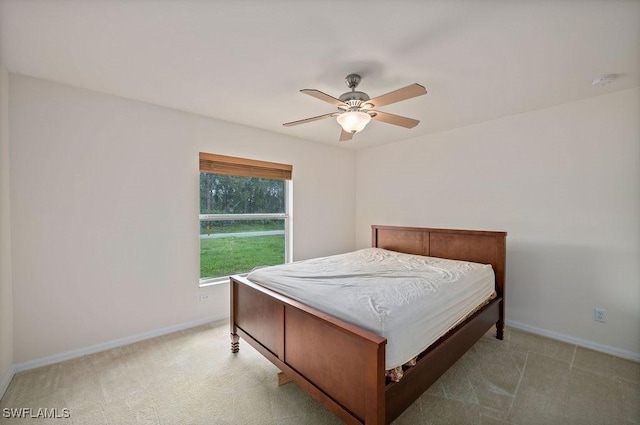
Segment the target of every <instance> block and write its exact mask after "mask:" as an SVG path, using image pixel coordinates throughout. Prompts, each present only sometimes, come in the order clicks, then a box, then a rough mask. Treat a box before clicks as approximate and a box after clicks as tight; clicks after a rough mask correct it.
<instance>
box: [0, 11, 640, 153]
mask: <svg viewBox="0 0 640 425" xmlns="http://www.w3.org/2000/svg"><path fill="white" fill-rule="evenodd" d="M0 59H1V60H2V62H3V63H4V64H5V66H6V67H7V68H8V69H9V71H10V72H14V73H19V74H24V75H29V76H34V77H39V78H44V79H47V80H52V81H57V82H61V83H66V84H70V85H73V86H77V87H83V88H88V89H92V90H96V91H100V92H104V93H110V94H114V95H117V96H122V97H125V98H129V99H135V100H139V101H143V102H148V103H152V104H156V105H162V106H166V107H170V108H174V109H178V110H182V111H187V112H192V113H197V114H202V115H205V116H210V117H215V118H219V119H223V120H226V121H231V122H236V123H240V124H244V125H248V126H252V127H257V128H262V129H266V130H271V131H275V132H279V133H282V134H287V135H292V136H297V137H300V138H304V139H308V140H313V141H317V142H322V143H330V144H336V145H337V144H339V142H338V136H339V132H340V128H339V126H338V124H337V123H336V122H335V120H334V119H327V120H323V121H316V122H313V123H308V124H304V125H300V126H296V127H288V128H285V127H283V126H282V123H284V122H288V121H294V120H298V119H302V118H307V117H311V116H315V115H321V114H325V113H329V112H333V111H334V110H335V109H334V107H333V106H331V105H329V104H327V103H324V102H321V101H319V100H317V99H314V98H312V97H310V96H306V95H304V94H301V93H299V91H298V90H300V89H303V88H315V89H318V90H321V91H323V92H325V93H328V94H330V95H332V96H335V97H337V96H339V95H340V94H341V93H343V92H345V91H347V87H346V86H345V84H344V77H345V76H346V75H347V74H349V73H352V72H358V73H360V74H361V75H362V76H363V81H362V83H361V84H360V86H359V87H358V89H359V90H361V91H364V92H367V93H368V94H369V95H370V96H371V97H374V96H378V95H381V94H384V93H386V92H389V91H392V90H395V89H397V88H400V87H404V86H406V85H408V84H411V83H414V82H415V83H419V84H422V85H423V86H425V87H426V88H427V90H428V94H427V95H426V96H422V97H418V98H414V99H410V100H407V101H404V102H402V103H398V104H393V105H388V106H386V107H382V108H380V109H381V110H383V111H386V112H391V113H394V114H399V115H405V116H408V117H411V118H416V119H419V120H421V123H420V124H419V125H418V126H417V127H416V128H414V129H412V130H408V129H404V128H401V127H395V126H391V125H388V124H384V123H380V122H372V123H371V124H370V125H369V126H368V127H367V128H366V129H365V130H364V131H363V132H362V133H359V134H357V135H356V136H355V137H354V138H353V140H351V141H349V142H343V143H342V144H341V146H344V147H347V148H350V149H361V148H364V147H370V146H374V145H378V144H383V143H390V142H394V141H399V140H403V139H407V138H412V137H416V136H419V135H424V134H428V133H434V132H439V131H443V130H447V129H452V128H456V127H461V126H465V125H469V124H472V123H477V122H481V121H486V120H491V119H495V118H499V117H502V116H507V115H512V114H517V113H521V112H525V111H529V110H534V109H538V108H544V107H548V106H552V105H556V104H560V103H564V102H569V101H573V100H578V99H583V98H587V97H591V96H598V95H601V94H604V93H608V92H612V91H617V90H622V89H626V88H631V87H636V86H640V1H631V0H628V1H617V0H600V1H587V0H567V1H543V0H537V1H534V0H531V1H518V0H502V1H483V0H474V1H470V0H469V1H445V0H441V1H424V0H423V1H418V0H415V1H388V0H366V1H364V0H350V1H347V0H342V1H338V0H333V1H332V0H298V1H293V0H262V1H259V0H257V1H247V0H218V1H196V0H153V1H152V0H119V1H118V0H0ZM604 73H613V74H617V76H618V77H617V79H616V80H615V82H614V83H613V84H609V85H607V86H604V87H593V86H592V85H591V81H592V80H593V79H594V78H595V77H597V76H598V75H600V74H604Z"/></svg>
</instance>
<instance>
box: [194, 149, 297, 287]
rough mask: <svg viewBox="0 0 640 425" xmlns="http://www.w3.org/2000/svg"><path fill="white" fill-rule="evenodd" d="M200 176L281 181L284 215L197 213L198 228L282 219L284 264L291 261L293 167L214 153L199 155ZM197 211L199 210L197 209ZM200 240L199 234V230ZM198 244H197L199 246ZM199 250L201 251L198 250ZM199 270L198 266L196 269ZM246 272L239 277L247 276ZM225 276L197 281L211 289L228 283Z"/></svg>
mask: <svg viewBox="0 0 640 425" xmlns="http://www.w3.org/2000/svg"><path fill="white" fill-rule="evenodd" d="M199 156H200V173H199V174H198V178H199V176H200V174H201V173H208V174H223V175H232V176H237V177H246V178H252V177H257V178H264V179H271V180H284V201H285V202H284V203H285V205H284V213H257V214H256V213H253V214H199V215H198V226H199V228H200V226H201V223H203V222H207V221H225V220H264V219H282V220H284V264H286V263H290V262H291V261H292V252H293V243H292V241H293V226H292V209H293V201H292V193H293V190H292V185H293V182H292V173H293V167H292V166H291V165H287V164H279V163H275V162H266V161H258V160H253V159H246V158H237V157H230V156H224V155H217V154H208V153H203V152H200V155H199ZM198 209H200V208H199V207H198ZM198 238H200V231H198ZM198 245H200V242H199V243H198ZM199 250H200V248H199ZM200 260H201V255H198V263H200ZM198 269H200V267H198ZM246 274H247V273H243V274H240V275H241V276H246ZM228 282H229V275H228V276H216V277H208V278H200V279H199V286H200V287H205V286H211V285H218V284H221V283H228Z"/></svg>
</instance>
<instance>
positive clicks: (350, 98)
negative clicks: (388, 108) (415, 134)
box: [282, 74, 427, 142]
mask: <svg viewBox="0 0 640 425" xmlns="http://www.w3.org/2000/svg"><path fill="white" fill-rule="evenodd" d="M361 79H362V78H361V77H360V75H358V74H349V75H347V77H346V78H345V83H346V84H347V86H348V87H349V88H350V89H351V91H349V92H346V93H343V94H342V95H340V97H339V98H337V99H336V98H335V97H333V96H329V95H328V94H326V93H323V92H321V91H320V90H315V89H303V90H300V91H301V92H302V93H304V94H308V95H309V96H313V97H315V98H316V99H320V100H323V101H325V102H327V103H330V104H332V105H334V106H336V107H337V108H338V111H337V112H332V113H330V114H324V115H319V116H317V117H311V118H306V119H303V120H299V121H292V122H288V123H284V124H282V125H284V126H285V127H291V126H294V125H298V124H305V123H308V122H312V121H318V120H321V119H324V118H329V117H336V119H337V121H338V124H340V126H341V127H342V132H341V133H340V141H341V142H343V141H345V140H351V138H352V137H353V135H354V134H355V133H358V132H360V131H362V130H363V129H364V128H365V127H366V126H367V124H369V122H370V121H371V120H372V119H374V120H376V121H381V122H384V123H387V124H393V125H398V126H400V127H405V128H413V127H415V126H416V125H418V123H419V122H420V121H418V120H414V119H412V118H406V117H401V116H399V115H393V114H389V113H387V112H381V111H378V110H376V109H374V108H378V107H380V106H384V105H390V104H392V103H396V102H400V101H401V100H407V99H411V98H412V97H416V96H422V95H423V94H427V90H426V89H425V88H424V87H423V86H421V85H420V84H415V83H414V84H411V85H408V86H406V87H403V88H401V89H398V90H395V91H392V92H389V93H387V94H383V95H382V96H378V97H374V98H373V99H371V98H369V95H367V94H366V93H363V92H361V91H356V87H358V84H360V80H361Z"/></svg>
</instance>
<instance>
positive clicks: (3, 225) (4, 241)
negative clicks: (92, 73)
mask: <svg viewBox="0 0 640 425" xmlns="http://www.w3.org/2000/svg"><path fill="white" fill-rule="evenodd" d="M9 169H10V168H9V73H8V72H7V69H6V68H5V67H4V65H3V64H2V63H0V397H2V394H3V393H4V390H5V387H6V386H8V385H9V382H8V381H9V380H10V379H11V376H12V375H11V373H10V370H11V366H12V364H13V295H12V280H11V220H10V196H9V193H10V190H9Z"/></svg>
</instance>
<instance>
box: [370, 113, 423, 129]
mask: <svg viewBox="0 0 640 425" xmlns="http://www.w3.org/2000/svg"><path fill="white" fill-rule="evenodd" d="M370 112H374V113H375V115H373V114H371V118H372V119H374V120H377V121H382V122H386V123H387V124H393V125H399V126H400V127H405V128H413V127H415V126H416V125H418V124H419V123H420V121H418V120H414V119H413V118H407V117H401V116H400V115H393V114H389V113H387V112H380V111H370Z"/></svg>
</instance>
